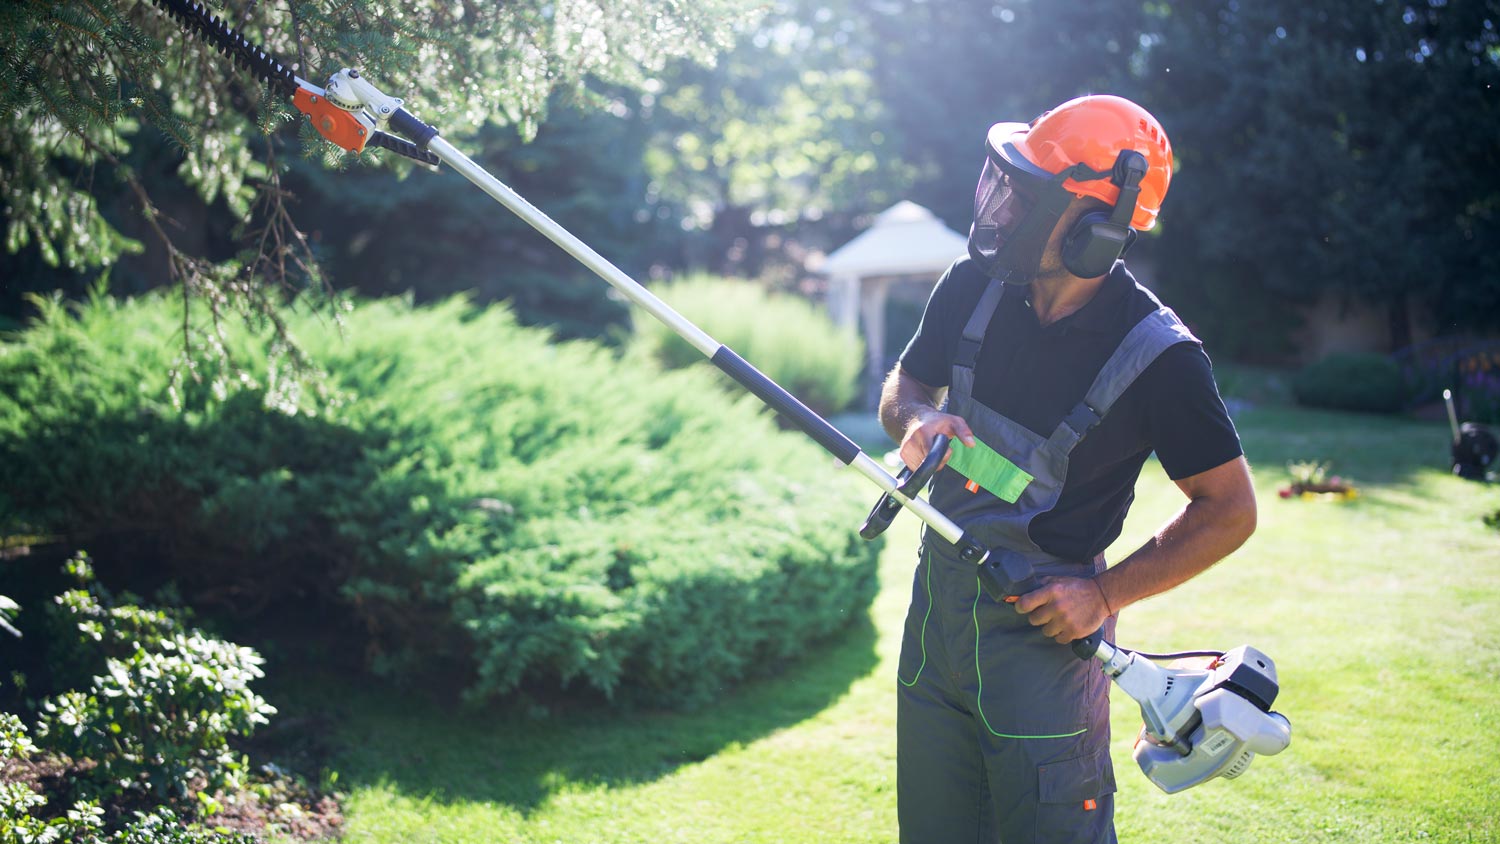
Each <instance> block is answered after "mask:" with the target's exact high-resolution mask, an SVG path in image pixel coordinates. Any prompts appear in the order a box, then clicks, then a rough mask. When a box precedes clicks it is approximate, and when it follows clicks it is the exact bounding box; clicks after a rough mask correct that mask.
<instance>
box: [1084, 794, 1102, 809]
mask: <svg viewBox="0 0 1500 844" xmlns="http://www.w3.org/2000/svg"><path fill="white" fill-rule="evenodd" d="M1097 808H1099V804H1098V803H1096V802H1094V798H1092V797H1090V798H1089V799H1087V800H1085V801H1083V810H1084V811H1085V812H1092V811H1094V810H1095V809H1097Z"/></svg>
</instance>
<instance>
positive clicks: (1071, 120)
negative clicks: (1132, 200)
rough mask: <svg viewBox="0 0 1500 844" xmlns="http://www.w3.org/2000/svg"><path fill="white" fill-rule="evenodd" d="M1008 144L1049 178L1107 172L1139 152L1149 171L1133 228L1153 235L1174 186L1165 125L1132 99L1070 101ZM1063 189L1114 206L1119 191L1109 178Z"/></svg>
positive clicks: (1073, 183)
mask: <svg viewBox="0 0 1500 844" xmlns="http://www.w3.org/2000/svg"><path fill="white" fill-rule="evenodd" d="M1005 140H1007V141H1009V142H1010V143H1011V144H1012V145H1014V146H1015V148H1016V149H1017V150H1019V151H1020V152H1021V153H1022V154H1023V155H1025V156H1026V158H1027V159H1029V160H1030V161H1031V163H1032V164H1035V165H1036V166H1038V167H1040V168H1041V169H1043V170H1046V171H1048V172H1049V173H1061V172H1062V171H1063V170H1066V169H1067V168H1069V167H1072V166H1073V165H1075V164H1085V165H1087V166H1088V167H1090V168H1092V169H1094V170H1106V171H1107V170H1109V169H1110V168H1112V167H1114V164H1115V159H1116V158H1117V157H1118V156H1119V154H1120V153H1121V152H1122V151H1124V150H1128V149H1133V150H1135V151H1137V152H1139V153H1140V154H1142V155H1144V156H1145V157H1146V164H1147V169H1146V175H1145V176H1144V177H1143V178H1142V179H1141V193H1140V197H1139V198H1138V199H1137V200H1136V207H1135V214H1134V215H1133V216H1132V217H1131V218H1130V226H1131V228H1133V229H1136V230H1137V231H1149V230H1151V228H1152V227H1153V226H1155V225H1156V215H1157V212H1159V211H1160V210H1161V203H1162V200H1163V199H1165V198H1166V196H1167V186H1168V185H1169V184H1171V182H1172V144H1171V142H1170V141H1168V140H1167V133H1166V131H1165V130H1163V129H1162V128H1161V123H1160V122H1158V121H1157V119H1156V118H1155V117H1152V116H1151V113H1150V112H1148V111H1146V110H1145V109H1144V108H1141V107H1140V106H1138V105H1136V104H1135V103H1133V102H1131V101H1130V100H1127V99H1125V98H1124V97H1116V96H1111V95H1108V94H1097V95H1093V96H1087V97H1078V98H1077V99H1073V100H1068V101H1067V102H1065V103H1063V104H1062V105H1060V106H1058V107H1057V108H1054V109H1052V110H1050V111H1046V112H1043V113H1042V115H1041V116H1040V117H1038V118H1037V119H1035V120H1033V121H1031V124H1030V125H1029V126H1027V127H1026V128H1024V129H1022V130H1021V131H1018V132H1015V133H1013V134H1011V135H1010V136H1009V137H1008V138H1006V139H1005ZM996 146H998V144H997V145H996ZM1063 188H1064V189H1065V190H1068V191H1070V192H1072V193H1073V194H1074V195H1075V196H1092V197H1094V198H1095V199H1098V200H1101V201H1103V202H1107V203H1109V204H1110V205H1111V206H1113V205H1114V204H1115V202H1116V200H1118V199H1119V197H1120V188H1119V186H1118V185H1116V184H1115V183H1114V182H1112V181H1109V180H1107V179H1095V180H1091V181H1077V180H1075V179H1068V180H1067V181H1065V182H1064V183H1063Z"/></svg>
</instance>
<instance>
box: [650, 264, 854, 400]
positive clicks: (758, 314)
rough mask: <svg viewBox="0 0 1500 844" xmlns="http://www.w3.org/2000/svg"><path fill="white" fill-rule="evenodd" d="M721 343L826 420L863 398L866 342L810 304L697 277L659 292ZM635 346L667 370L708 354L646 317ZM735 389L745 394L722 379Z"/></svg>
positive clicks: (735, 283)
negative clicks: (861, 377) (861, 375)
mask: <svg viewBox="0 0 1500 844" xmlns="http://www.w3.org/2000/svg"><path fill="white" fill-rule="evenodd" d="M653 292H655V293H656V294H657V295H658V296H660V297H661V298H662V300H663V301H665V302H666V303H667V304H669V305H671V306H672V309H673V310H675V311H677V312H678V313H680V314H682V315H683V316H684V317H687V318H688V319H689V320H690V321H692V322H693V324H695V325H697V326H698V327H699V328H702V329H703V330H704V331H705V332H707V333H708V334H709V335H710V336H712V337H713V338H714V339H715V340H717V341H719V342H720V343H723V344H724V345H726V346H728V347H729V348H731V349H733V350H734V351H735V352H737V353H738V354H739V355H740V357H743V358H744V359H745V360H747V361H749V362H750V363H751V364H753V365H754V366H755V368H756V369H759V370H760V371H761V372H764V373H765V374H766V375H767V376H768V377H770V378H771V380H773V381H775V382H776V383H778V384H780V385H781V386H782V387H784V388H785V389H786V390H787V392H790V393H791V394H792V395H794V396H796V397H797V398H798V399H800V400H801V401H802V403H803V404H806V405H807V406H808V407H810V408H812V409H813V410H814V411H816V412H818V413H820V414H829V413H833V412H836V411H839V410H843V409H844V408H846V407H848V406H849V403H850V402H852V401H853V400H854V399H855V398H856V397H857V396H858V392H859V372H860V368H861V367H862V366H863V365H864V343H863V342H862V341H861V340H860V339H859V336H858V335H856V334H854V333H852V332H849V331H844V330H841V329H839V328H838V327H837V326H835V325H834V324H833V322H832V321H831V320H830V319H829V318H828V316H827V315H826V314H825V313H823V311H822V310H821V309H819V308H817V307H815V306H814V305H813V304H812V303H811V302H808V301H807V300H805V299H801V298H798V297H795V296H787V295H783V296H775V295H771V294H769V293H767V292H766V288H765V287H764V286H762V285H760V284H757V283H755V282H750V281H734V280H730V279H722V278H712V277H707V276H695V277H690V278H686V279H683V280H682V281H678V282H673V283H671V284H668V285H664V286H662V287H661V288H660V289H658V290H655V291H653ZM632 324H633V326H634V337H633V340H632V345H633V346H634V347H635V348H636V349H637V350H639V351H641V352H643V353H645V354H647V355H649V356H650V357H651V358H652V359H653V360H655V361H657V362H658V363H660V364H661V365H663V366H667V367H672V368H678V367H684V366H689V365H694V364H704V365H705V366H707V367H709V368H712V364H709V363H708V362H707V359H706V358H704V357H703V354H702V353H701V352H699V351H698V350H697V349H695V348H693V347H692V346H691V345H690V344H689V343H688V342H687V341H686V340H683V339H682V338H681V337H679V336H677V334H676V333H675V332H673V331H672V330H671V329H670V328H667V327H666V326H665V325H662V324H661V323H660V322H659V321H658V320H656V319H655V318H654V317H652V316H651V315H650V314H648V313H645V312H644V311H635V312H633V313H632ZM724 381H725V383H726V384H727V385H728V386H729V387H730V388H732V389H733V390H739V389H741V388H740V387H739V385H738V384H735V383H734V382H733V381H730V380H728V379H727V378H725V379H724Z"/></svg>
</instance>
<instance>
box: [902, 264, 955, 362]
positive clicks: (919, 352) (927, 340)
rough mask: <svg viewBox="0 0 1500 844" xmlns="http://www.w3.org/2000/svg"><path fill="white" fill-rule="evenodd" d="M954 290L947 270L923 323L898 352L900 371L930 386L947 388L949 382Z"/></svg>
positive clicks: (931, 300) (935, 291)
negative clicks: (899, 354) (899, 355)
mask: <svg viewBox="0 0 1500 844" xmlns="http://www.w3.org/2000/svg"><path fill="white" fill-rule="evenodd" d="M957 287H958V284H957V282H956V281H955V280H954V278H953V267H949V268H948V270H947V272H945V273H943V276H942V278H939V279H938V283H937V285H936V286H935V287H933V288H932V295H931V296H928V297H927V307H926V309H924V310H923V311H922V321H921V323H919V324H918V325H917V331H916V333H915V334H913V335H912V337H911V340H910V341H909V342H907V344H906V349H905V351H903V352H902V353H901V368H902V369H904V370H906V372H907V374H909V375H911V376H912V377H913V378H915V379H917V380H918V381H921V382H922V383H923V384H926V385H927V386H929V387H946V386H948V382H949V380H951V376H952V369H953V355H954V353H955V351H956V350H957V347H958V335H959V331H958V329H957V328H956V327H955V326H954V324H953V315H954V313H955V312H956V310H957V309H956V306H955V303H954V299H955V297H956V295H957Z"/></svg>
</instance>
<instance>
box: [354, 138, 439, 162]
mask: <svg viewBox="0 0 1500 844" xmlns="http://www.w3.org/2000/svg"><path fill="white" fill-rule="evenodd" d="M366 146H371V147H380V148H381V149H388V150H390V151H391V152H394V153H396V154H397V155H404V156H406V157H407V158H412V159H416V160H417V161H420V162H422V163H423V164H430V165H432V166H433V167H436V166H438V165H439V164H442V163H443V162H442V159H440V158H438V157H437V156H436V155H433V154H432V153H430V152H428V151H427V150H425V149H422V148H421V147H419V146H417V145H416V144H414V143H412V142H411V141H408V140H406V139H404V138H398V137H396V136H395V135H391V134H387V133H385V132H376V133H375V134H373V135H371V136H370V140H369V141H368V142H367V143H366Z"/></svg>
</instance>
